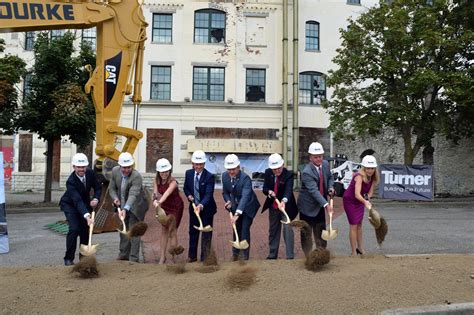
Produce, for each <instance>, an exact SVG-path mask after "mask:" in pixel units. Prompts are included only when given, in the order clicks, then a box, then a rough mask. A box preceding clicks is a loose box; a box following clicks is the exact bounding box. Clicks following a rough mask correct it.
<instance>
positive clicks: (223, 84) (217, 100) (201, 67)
mask: <svg viewBox="0 0 474 315" xmlns="http://www.w3.org/2000/svg"><path fill="white" fill-rule="evenodd" d="M196 69H207V78H206V82H207V83H206V84H205V85H206V98H205V99H201V98H200V99H196V94H195V86H196V85H201V86H202V85H204V84H202V83H196V80H195V70H196ZM212 69H222V75H223V78H222V79H223V83H222V84H211V70H212ZM211 86H222V99H211ZM224 100H225V67H213V66H210V67H205V66H194V67H193V101H210V102H223V101H224Z"/></svg>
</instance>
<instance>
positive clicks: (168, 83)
mask: <svg viewBox="0 0 474 315" xmlns="http://www.w3.org/2000/svg"><path fill="white" fill-rule="evenodd" d="M159 68H166V69H169V82H165V81H163V82H160V81H156V82H154V81H153V69H159ZM156 75H157V76H158V77H159V74H156ZM171 75H172V69H171V66H159V65H157V66H151V71H150V100H157V101H170V100H171ZM154 84H156V85H157V87H158V86H160V85H167V86H168V87H169V90H168V93H169V97H168V98H159V97H157V98H154V97H153V85H154ZM156 95H157V96H158V95H159V89H158V91H157V92H156Z"/></svg>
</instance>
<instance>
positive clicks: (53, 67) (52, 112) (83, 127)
mask: <svg viewBox="0 0 474 315" xmlns="http://www.w3.org/2000/svg"><path fill="white" fill-rule="evenodd" d="M73 42H74V36H73V34H72V33H70V32H67V33H66V34H65V35H64V36H63V37H62V38H58V39H54V40H51V39H50V38H49V33H48V32H44V33H41V34H38V36H37V38H36V43H35V49H34V55H35V64H34V66H33V69H32V77H31V83H30V86H31V93H30V94H29V95H28V97H27V98H26V101H25V103H24V105H23V107H22V109H21V111H20V113H19V116H18V120H17V126H18V127H19V128H21V129H23V130H29V131H31V132H35V133H38V135H39V136H40V137H41V138H43V139H45V140H54V139H60V137H61V136H66V135H68V136H69V137H70V139H71V141H72V142H74V143H76V144H78V145H80V146H84V145H87V144H88V143H90V141H92V140H93V138H94V134H95V133H94V131H95V112H94V106H93V104H92V101H91V100H90V98H88V97H87V96H86V95H85V93H84V92H83V84H85V78H86V75H85V74H84V71H85V70H84V67H83V66H84V65H83V64H82V62H83V60H84V58H89V59H90V58H94V59H95V57H94V56H93V52H92V51H89V52H84V51H82V50H81V53H80V54H79V57H74V56H73V53H74V47H73ZM84 56H85V57H84Z"/></svg>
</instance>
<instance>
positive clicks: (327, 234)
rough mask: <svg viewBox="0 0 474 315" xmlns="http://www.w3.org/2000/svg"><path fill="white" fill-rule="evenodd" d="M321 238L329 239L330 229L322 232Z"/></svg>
mask: <svg viewBox="0 0 474 315" xmlns="http://www.w3.org/2000/svg"><path fill="white" fill-rule="evenodd" d="M321 238H322V239H323V240H325V241H329V231H326V230H324V231H323V232H322V233H321Z"/></svg>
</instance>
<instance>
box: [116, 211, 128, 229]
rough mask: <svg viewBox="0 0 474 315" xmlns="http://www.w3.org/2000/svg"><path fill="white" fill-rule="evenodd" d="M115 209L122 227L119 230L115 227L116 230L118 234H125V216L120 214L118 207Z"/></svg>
mask: <svg viewBox="0 0 474 315" xmlns="http://www.w3.org/2000/svg"><path fill="white" fill-rule="evenodd" d="M117 211H118V213H119V215H118V217H119V219H120V221H121V222H122V229H121V230H120V229H117V231H119V232H120V234H124V235H127V233H128V232H127V227H126V226H125V218H124V217H122V216H121V215H120V208H117Z"/></svg>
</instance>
